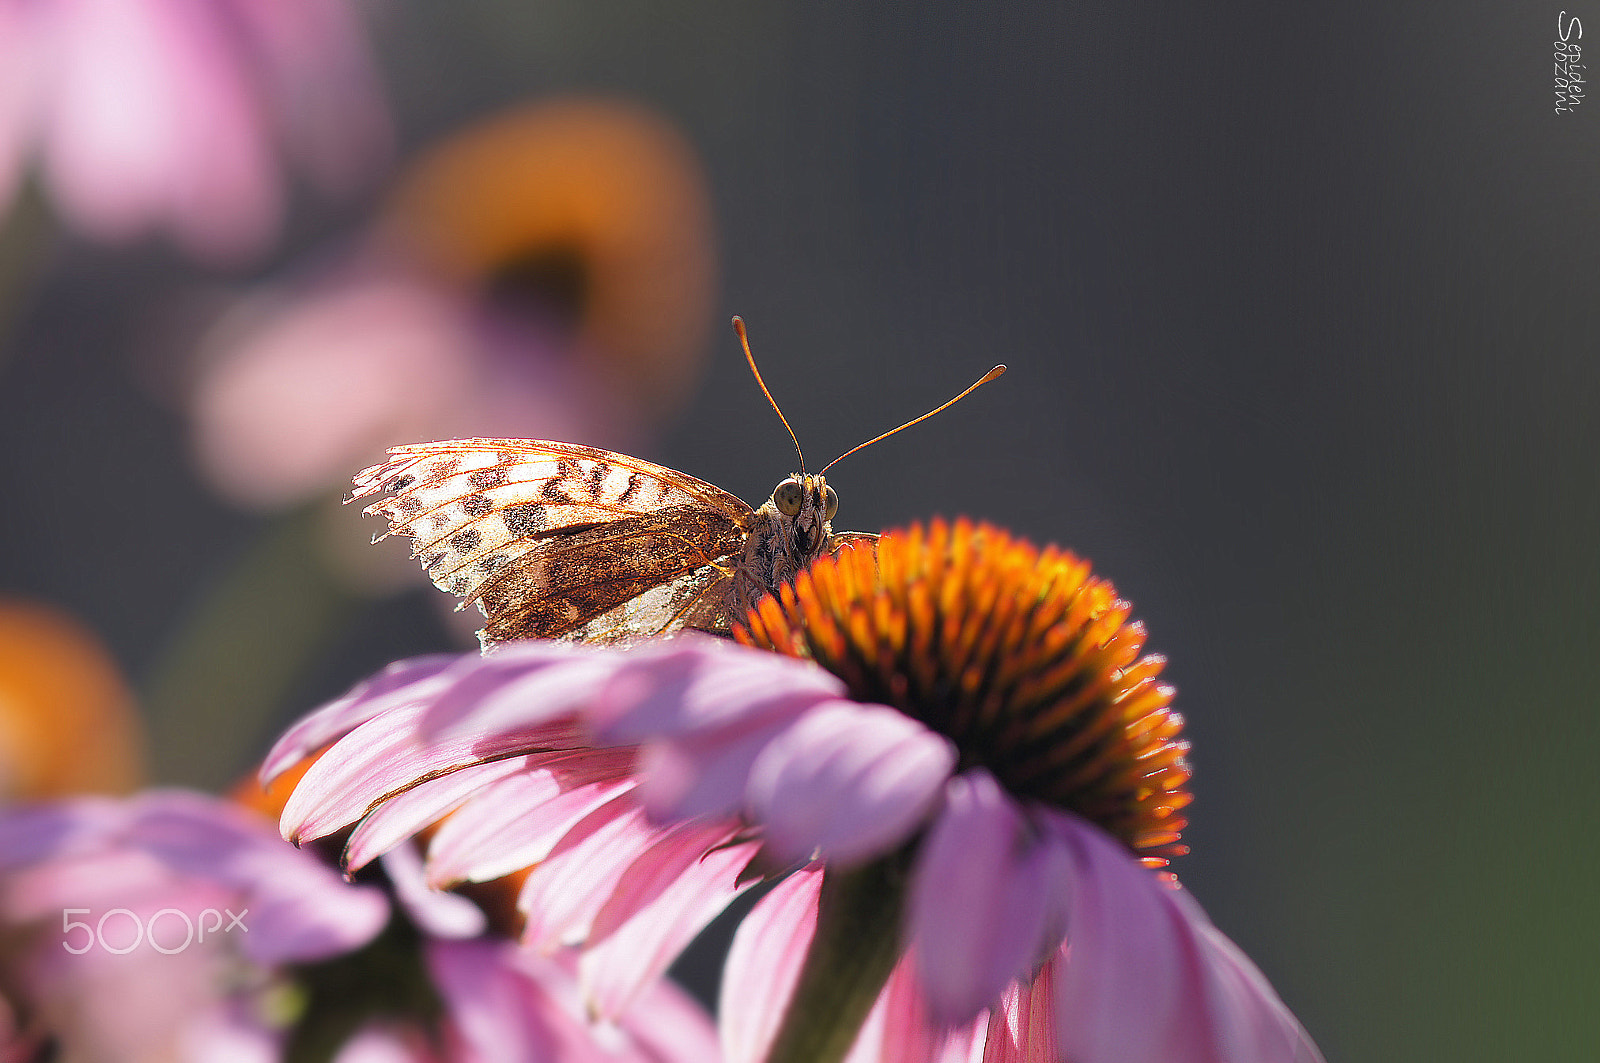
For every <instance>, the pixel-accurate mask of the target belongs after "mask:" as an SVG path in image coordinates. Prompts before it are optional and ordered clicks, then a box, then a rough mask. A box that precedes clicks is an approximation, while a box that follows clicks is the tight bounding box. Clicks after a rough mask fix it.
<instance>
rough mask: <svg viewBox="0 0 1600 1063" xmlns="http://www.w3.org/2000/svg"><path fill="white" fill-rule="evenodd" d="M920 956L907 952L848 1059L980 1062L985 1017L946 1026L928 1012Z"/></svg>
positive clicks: (853, 1062) (858, 1062) (861, 1062)
mask: <svg viewBox="0 0 1600 1063" xmlns="http://www.w3.org/2000/svg"><path fill="white" fill-rule="evenodd" d="M913 960H914V956H913V955H912V954H907V955H905V956H902V957H901V959H900V962H899V963H897V964H896V965H895V968H894V970H893V971H891V972H890V973H889V981H888V982H887V983H886V984H885V985H884V987H883V992H882V993H881V994H879V996H878V1000H877V1002H876V1003H875V1004H873V1006H872V1011H871V1012H870V1013H869V1014H868V1015H867V1019H866V1022H864V1023H862V1025H861V1033H860V1034H859V1035H858V1036H857V1037H856V1043H855V1044H854V1045H853V1046H851V1049H850V1054H849V1055H848V1056H846V1057H845V1063H979V1060H980V1058H984V1057H983V1049H984V1031H985V1025H986V1024H985V1021H984V1019H985V1017H984V1016H982V1015H980V1016H979V1017H978V1019H977V1020H975V1021H973V1022H969V1023H966V1024H964V1025H961V1026H957V1027H945V1026H943V1025H941V1024H939V1023H936V1022H934V1021H933V1020H932V1019H931V1018H930V1017H929V1014H928V1004H927V1000H926V999H925V996H924V994H923V992H922V987H921V985H920V984H919V982H918V980H917V973H916V964H915V963H914V962H913Z"/></svg>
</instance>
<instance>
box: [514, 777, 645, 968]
mask: <svg viewBox="0 0 1600 1063" xmlns="http://www.w3.org/2000/svg"><path fill="white" fill-rule="evenodd" d="M659 836H660V831H659V830H657V829H656V828H654V827H652V826H650V825H649V824H648V823H647V822H645V816H644V812H643V810H641V809H640V808H639V804H638V802H637V801H636V800H634V798H633V795H632V794H622V795H620V796H618V797H615V798H612V799H611V800H610V801H607V802H606V803H605V804H603V805H601V806H600V807H599V808H597V809H595V810H594V811H593V812H591V813H589V814H588V815H587V816H584V817H583V819H581V820H579V821H578V823H577V824H576V825H574V826H573V828H572V829H571V830H569V831H567V833H566V834H565V835H563V836H562V839H561V840H560V841H559V842H557V843H556V846H555V848H554V849H552V850H551V852H550V855H549V856H548V857H547V858H546V859H545V860H543V861H541V862H540V864H539V866H537V867H536V868H534V869H533V871H532V873H531V874H529V875H528V878H527V880H526V881H524V882H523V884H522V891H521V893H520V894H519V895H518V897H517V910H518V911H520V912H521V913H522V914H523V916H524V918H525V919H526V926H525V927H524V929H523V935H522V940H523V943H524V944H526V945H529V946H532V947H533V948H536V949H539V950H541V951H548V950H550V949H552V948H554V947H556V946H557V945H565V944H576V943H577V942H580V941H582V940H583V939H584V938H585V937H587V936H588V933H589V926H590V924H591V923H592V922H593V920H594V917H595V915H596V913H598V912H599V911H600V907H601V906H602V905H603V904H604V903H605V901H606V898H607V897H608V896H609V895H610V893H611V890H612V888H613V887H615V885H616V883H617V881H618V880H619V879H620V878H621V877H622V874H623V872H624V871H626V870H627V868H628V865H629V864H631V863H632V862H633V861H634V860H635V859H636V858H637V857H638V856H639V855H641V854H642V853H644V852H646V851H647V850H648V849H649V848H650V846H651V845H652V844H654V842H655V841H656V839H657V838H658V837H659Z"/></svg>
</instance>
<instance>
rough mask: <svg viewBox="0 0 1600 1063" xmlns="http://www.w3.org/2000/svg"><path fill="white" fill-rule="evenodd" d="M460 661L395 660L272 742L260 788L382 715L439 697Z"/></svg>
mask: <svg viewBox="0 0 1600 1063" xmlns="http://www.w3.org/2000/svg"><path fill="white" fill-rule="evenodd" d="M460 660H461V658H460V656H459V655H457V654H447V653H440V654H434V655H432V656H428V657H412V658H410V659H409V660H404V661H396V662H395V663H393V664H391V665H388V666H387V667H385V668H384V669H383V670H382V671H381V672H378V673H377V674H376V675H374V676H371V677H370V678H368V679H364V680H362V681H361V682H359V683H357V684H356V685H355V686H354V687H352V688H351V689H350V692H349V693H347V694H345V695H344V696H343V697H341V698H339V699H337V700H336V701H331V702H329V703H328V704H326V705H324V706H323V707H322V708H320V709H318V710H317V711H316V712H313V713H311V714H310V715H309V716H306V717H304V718H303V719H301V720H300V721H299V722H297V723H295V724H294V725H293V726H291V727H290V728H289V729H288V730H287V731H285V732H284V733H283V736H282V737H281V738H279V739H278V740H277V741H276V742H274V743H273V745H272V749H271V751H270V752H268V753H267V757H266V760H265V761H264V762H263V763H262V765H261V784H262V785H263V786H265V785H267V784H268V783H270V782H272V780H273V779H275V778H277V777H278V776H279V775H281V774H283V773H284V772H285V771H287V770H288V769H289V768H292V767H293V766H294V765H296V764H298V763H300V761H302V760H304V759H305V758H306V757H308V756H310V755H311V754H312V753H315V752H316V751H317V750H319V749H321V748H322V747H323V746H325V745H327V744H328V743H329V742H332V741H333V740H334V739H336V738H343V737H344V736H345V735H347V734H349V733H350V732H351V731H353V730H355V729H356V728H357V727H359V726H361V725H362V724H364V723H366V722H367V721H368V720H370V719H372V718H373V717H375V716H378V715H380V714H381V713H384V712H388V711H389V710H390V709H395V708H401V707H404V706H408V705H409V706H412V707H415V706H418V705H424V704H427V703H428V702H430V701H431V700H432V699H433V698H435V697H437V696H438V695H439V693H440V691H442V690H444V689H445V688H446V687H447V686H448V685H449V684H450V682H451V679H450V677H448V676H447V675H446V674H445V673H446V672H447V671H448V670H449V669H450V667H451V666H452V665H455V664H456V663H458V662H459V661H460Z"/></svg>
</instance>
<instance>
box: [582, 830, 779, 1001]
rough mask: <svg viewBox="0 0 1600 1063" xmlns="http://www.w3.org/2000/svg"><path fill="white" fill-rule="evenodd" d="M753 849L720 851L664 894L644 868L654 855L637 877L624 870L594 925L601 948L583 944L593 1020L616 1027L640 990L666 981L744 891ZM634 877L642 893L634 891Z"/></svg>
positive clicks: (646, 859) (749, 846)
mask: <svg viewBox="0 0 1600 1063" xmlns="http://www.w3.org/2000/svg"><path fill="white" fill-rule="evenodd" d="M759 849H760V843H759V842H744V843H742V844H738V845H732V844H724V845H722V846H721V847H720V848H717V849H715V850H713V851H711V852H708V853H705V855H703V856H702V857H701V858H700V859H699V860H697V861H695V862H694V863H693V864H691V865H690V866H688V867H687V868H684V869H683V871H682V872H681V873H680V874H678V875H677V876H676V877H675V878H673V879H672V880H671V881H670V882H668V883H667V884H666V885H665V888H658V887H659V881H658V880H657V879H656V878H655V877H654V875H653V874H652V871H653V870H654V869H651V868H649V866H648V864H649V861H650V858H651V855H653V854H647V855H646V857H644V858H642V860H641V864H643V866H644V873H643V874H642V875H639V876H632V874H631V873H632V872H634V870H635V868H634V867H630V868H629V872H630V875H625V876H624V879H623V881H622V882H621V883H620V884H619V887H618V890H617V892H616V894H615V895H614V896H613V898H612V901H608V902H607V906H606V908H604V909H602V910H601V912H600V913H599V914H598V915H597V916H596V917H595V927H596V933H595V936H596V937H601V936H603V938H604V940H601V941H600V943H599V944H593V943H591V944H589V945H588V947H587V948H585V950H584V952H583V955H582V957H581V958H580V959H579V961H578V966H579V971H580V972H581V974H582V982H583V985H584V987H585V990H586V995H587V999H588V1002H589V1007H590V1009H591V1010H592V1011H593V1013H594V1014H596V1015H599V1016H601V1017H603V1018H608V1019H615V1018H616V1017H617V1016H619V1015H621V1014H622V1013H623V1012H624V1011H625V1010H626V1009H627V1008H628V1006H629V1005H630V1004H631V1003H632V1001H633V999H634V998H635V996H637V994H638V993H639V992H640V991H641V990H642V989H643V988H644V987H645V986H646V985H648V984H650V983H651V982H653V981H655V980H656V979H657V978H659V977H661V975H663V974H665V973H666V970H667V968H668V967H669V966H671V964H672V961H673V960H675V959H677V957H678V954H679V953H680V952H682V951H683V949H684V946H686V945H688V944H689V942H690V941H691V940H693V939H694V937H695V935H696V934H698V933H700V931H701V930H703V929H704V928H705V925H706V924H707V923H709V922H711V920H712V919H715V918H716V917H717V916H718V915H719V914H720V913H721V912H722V910H723V909H724V908H726V907H727V906H728V902H729V901H731V900H733V899H734V898H735V897H737V896H738V895H739V894H741V893H743V892H744V891H745V890H746V889H747V888H749V886H750V882H749V881H744V882H741V881H740V873H741V872H742V871H744V869H745V867H746V865H748V864H749V863H750V859H751V858H752V857H753V856H755V854H756V852H757V851H758V850H759ZM668 862H669V863H670V860H669V861H668ZM636 866H638V865H636ZM635 877H638V878H643V879H645V880H646V882H647V885H646V886H645V887H643V888H640V886H639V883H637V882H635V881H634V878H635ZM652 894H654V895H655V899H654V900H653V901H651V902H650V903H649V904H647V905H645V906H644V907H642V908H639V909H637V911H635V912H634V914H633V915H632V916H631V917H629V918H627V919H626V921H625V922H623V923H622V924H621V925H620V926H617V927H616V929H614V930H612V929H610V926H611V920H612V919H613V918H617V917H619V916H615V915H614V914H613V913H614V911H620V912H624V913H625V912H627V911H628V910H629V909H630V908H631V907H632V906H633V905H634V903H635V902H636V901H637V900H638V899H639V898H641V897H647V896H651V895H652ZM613 901H618V902H619V903H616V904H615V905H613V903H612V902H613Z"/></svg>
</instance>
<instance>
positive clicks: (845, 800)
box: [749, 701, 956, 865]
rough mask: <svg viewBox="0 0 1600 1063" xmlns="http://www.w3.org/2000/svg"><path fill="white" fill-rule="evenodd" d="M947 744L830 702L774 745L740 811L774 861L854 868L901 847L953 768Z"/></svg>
mask: <svg viewBox="0 0 1600 1063" xmlns="http://www.w3.org/2000/svg"><path fill="white" fill-rule="evenodd" d="M955 759H956V754H955V749H954V747H953V746H952V745H951V744H950V742H949V740H948V739H946V738H944V737H943V736H941V735H937V734H935V733H933V732H932V731H929V730H928V729H927V728H925V727H923V726H922V724H920V723H918V722H917V721H915V720H913V719H911V718H910V717H908V716H906V715H904V714H903V713H900V712H897V711H895V710H894V709H890V708H885V707H883V706H875V705H868V706H862V705H857V704H856V703H855V702H843V701H830V702H827V703H824V704H822V705H818V706H816V707H815V708H812V709H811V710H810V711H809V712H807V713H806V714H805V715H804V716H802V717H800V719H798V720H796V721H795V722H794V723H793V724H791V725H790V726H789V727H788V728H787V729H786V730H785V731H784V732H783V733H782V734H780V735H779V736H778V737H776V738H774V739H773V740H772V741H771V742H770V743H769V744H768V745H767V747H766V749H764V750H763V751H762V752H761V755H760V756H759V757H758V758H757V759H756V761H755V763H754V765H753V766H752V768H751V772H750V791H749V801H750V810H751V814H752V815H753V816H754V818H755V819H756V820H757V821H758V822H760V823H762V824H763V825H764V826H765V828H766V840H767V844H768V845H769V846H771V847H772V848H773V850H774V851H775V852H777V853H778V854H779V855H780V856H783V857H786V858H788V859H804V858H806V857H809V856H810V855H811V854H812V853H813V852H815V851H819V850H820V851H821V852H822V853H823V854H825V855H826V856H827V858H828V862H829V863H830V864H836V865H841V864H850V863H855V862H859V861H861V860H864V859H866V858H868V857H871V856H874V855H876V854H878V853H881V852H884V851H885V850H887V849H890V848H893V847H894V846H895V845H897V844H899V843H900V842H901V841H903V840H905V838H906V837H907V836H909V835H910V834H911V833H912V832H913V831H914V830H915V829H916V828H917V827H918V826H919V825H920V824H921V822H922V821H923V820H924V819H925V818H926V817H927V814H928V811H929V809H930V808H932V806H933V804H934V803H935V801H937V799H938V798H939V796H940V794H941V791H942V789H943V786H944V783H945V780H946V779H948V778H949V776H950V770H951V768H952V767H953V766H954V765H955Z"/></svg>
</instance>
